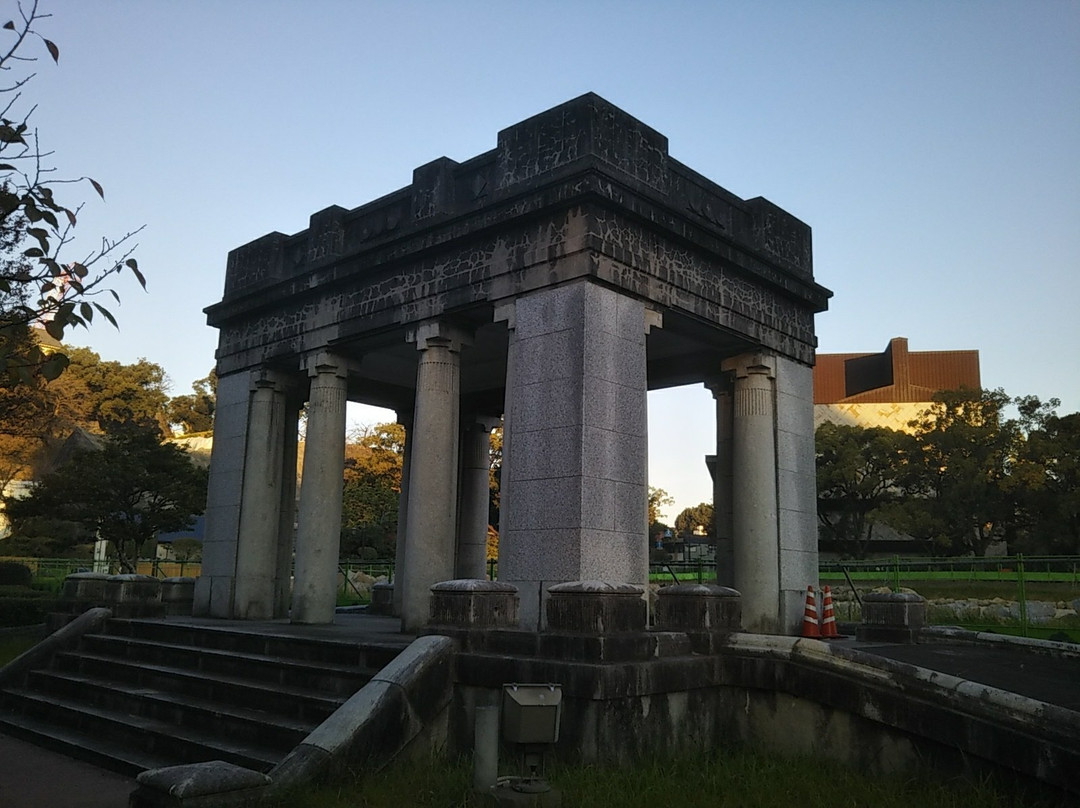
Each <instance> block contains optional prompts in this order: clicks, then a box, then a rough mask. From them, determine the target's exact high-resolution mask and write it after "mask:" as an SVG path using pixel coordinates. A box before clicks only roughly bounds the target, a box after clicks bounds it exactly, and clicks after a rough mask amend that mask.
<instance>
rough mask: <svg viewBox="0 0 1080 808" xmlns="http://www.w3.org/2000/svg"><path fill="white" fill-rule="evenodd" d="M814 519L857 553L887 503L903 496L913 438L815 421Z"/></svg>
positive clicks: (884, 513) (915, 458)
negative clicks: (816, 503)
mask: <svg viewBox="0 0 1080 808" xmlns="http://www.w3.org/2000/svg"><path fill="white" fill-rule="evenodd" d="M816 444H817V496H818V522H819V524H820V526H821V528H822V532H823V534H824V535H825V536H827V537H828V538H830V539H832V540H833V541H835V542H837V543H838V544H839V545H840V546H841V547H843V548H845V551H846V552H847V553H848V554H850V555H852V556H854V557H855V558H863V557H865V555H866V551H867V549H868V546H869V545H868V543H869V541H870V537H871V535H872V533H873V530H874V525H875V524H876V523H877V522H878V521H879V520H881V519H882V518H883V516H884V517H886V518H887V515H888V508H889V507H890V506H892V505H895V504H896V503H898V502H901V501H902V500H903V497H904V494H905V491H906V489H907V486H908V485H909V477H910V475H911V470H910V466H911V464H912V463H913V462H919V461H920V460H921V458H919V457H918V450H917V447H916V442H915V438H913V437H912V436H911V435H908V434H907V433H904V432H898V431H896V430H893V429H886V428H884V427H871V428H863V427H858V426H847V425H839V424H832V423H827V422H826V423H824V424H822V425H821V426H820V427H818V430H817V435H816Z"/></svg>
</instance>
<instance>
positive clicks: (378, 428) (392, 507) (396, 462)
mask: <svg viewBox="0 0 1080 808" xmlns="http://www.w3.org/2000/svg"><path fill="white" fill-rule="evenodd" d="M404 457H405V427H403V426H402V425H401V424H376V425H375V426H364V427H360V428H359V429H356V430H353V432H351V433H350V435H349V437H348V440H347V441H346V444H345V479H344V488H343V490H342V514H341V555H342V556H343V557H353V558H357V557H361V556H362V555H363V552H362V551H363V548H365V547H367V548H372V549H374V551H375V556H376V557H377V558H393V556H394V552H395V548H396V545H397V525H398V499H399V496H400V494H401V475H402V466H403V461H404ZM490 458H491V461H490V480H489V490H490V500H489V517H494V519H495V520H497V519H498V480H499V468H500V464H501V460H502V431H501V430H499V429H496V430H495V431H494V432H493V433H492V435H491V450H490ZM493 524H495V522H491V523H489V531H488V553H489V554H491V553H493V552H497V549H498V541H499V534H498V531H497V530H496V529H495V528H494V527H491V525H493Z"/></svg>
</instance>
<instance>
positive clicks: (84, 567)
mask: <svg viewBox="0 0 1080 808" xmlns="http://www.w3.org/2000/svg"><path fill="white" fill-rule="evenodd" d="M0 561H13V562H15V563H16V564H22V565H23V566H25V567H28V568H29V569H30V572H31V574H33V576H34V578H36V579H38V580H48V579H60V580H63V579H64V578H66V577H67V576H68V575H71V574H72V573H75V572H103V573H105V574H107V575H115V574H117V573H119V572H120V563H119V562H118V561H116V560H115V559H110V560H107V561H94V560H93V559H89V558H29V557H24V556H0ZM135 571H136V572H137V573H138V574H140V575H152V576H154V577H155V578H182V577H188V578H198V577H199V574H200V572H201V571H202V563H201V562H199V561H161V560H158V559H156V558H142V559H139V561H138V562H136V564H135Z"/></svg>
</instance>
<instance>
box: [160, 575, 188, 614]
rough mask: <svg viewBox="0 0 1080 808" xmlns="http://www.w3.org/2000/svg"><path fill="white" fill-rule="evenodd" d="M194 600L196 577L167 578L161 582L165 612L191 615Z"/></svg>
mask: <svg viewBox="0 0 1080 808" xmlns="http://www.w3.org/2000/svg"><path fill="white" fill-rule="evenodd" d="M194 602H195V579H194V578H188V577H177V578H166V579H164V580H163V581H162V582H161V603H162V605H163V606H164V608H165V614H179V615H185V616H190V615H191V612H192V605H193V603H194Z"/></svg>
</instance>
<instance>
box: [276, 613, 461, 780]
mask: <svg viewBox="0 0 1080 808" xmlns="http://www.w3.org/2000/svg"><path fill="white" fill-rule="evenodd" d="M453 654H454V643H453V640H451V639H450V638H449V637H442V636H438V635H428V636H425V637H418V638H417V639H416V640H414V641H413V642H412V643H411V644H410V645H409V647H408V648H406V649H405V650H404V651H402V652H401V653H400V654H399V655H398V656H397V657H395V658H394V660H393V661H392V662H391V663H390V664H389V665H387V666H386V667H385V668H383V669H382V670H381V671H379V673H377V674H376V675H375V676H374V677H372V679H371V681H370V682H368V683H367V684H366V685H364V686H363V687H362V688H360V690H358V691H357V692H356V693H355V694H353V696H352V697H351V698H350V699H349V700H348V701H346V702H345V704H343V705H342V706H341V707H339V708H338V709H337V710H336V711H335V712H334V713H333V714H332V715H331V716H330V717H329V718H327V719H326V720H325V721H324V722H323V723H322V724H320V725H319V726H318V727H316V728H315V729H314V730H313V731H312V732H311V734H309V735H308V736H307V737H306V738H305V739H304V740H303V741H301V742H300V745H299V746H297V747H296V748H295V749H294V750H293V751H292V752H290V753H289V754H288V755H287V756H286V757H285V759H284V760H282V761H281V763H279V764H278V765H277V766H275V767H274V768H273V769H272V770H271V772H270V778H271V780H272V781H273V785H272V789H273V790H274V791H277V790H280V789H284V788H287V787H290V786H293V785H296V784H298V783H302V782H305V781H308V780H312V779H315V778H316V777H319V776H321V775H323V774H325V773H327V772H329V771H333V770H334V769H335V768H337V767H339V766H342V765H343V764H345V763H347V762H355V761H357V760H358V759H360V760H377V761H379V762H380V763H383V762H387V761H389V760H390V759H391V758H393V757H394V756H396V755H397V754H398V753H399V752H400V751H401V750H402V749H404V748H405V746H406V745H407V744H408V743H409V742H410V741H412V740H413V739H414V738H416V737H417V736H418V735H419V734H420V733H421V731H422V730H423V729H424V728H425V725H427V724H428V723H430V722H431V721H432V720H434V719H435V718H436V717H437V716H438V715H439V714H440V713H442V712H443V710H444V709H445V708H446V706H447V705H448V704H449V702H450V698H451V695H452V692H453V689H452V686H451V685H452V682H451V671H452V662H453Z"/></svg>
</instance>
